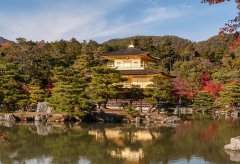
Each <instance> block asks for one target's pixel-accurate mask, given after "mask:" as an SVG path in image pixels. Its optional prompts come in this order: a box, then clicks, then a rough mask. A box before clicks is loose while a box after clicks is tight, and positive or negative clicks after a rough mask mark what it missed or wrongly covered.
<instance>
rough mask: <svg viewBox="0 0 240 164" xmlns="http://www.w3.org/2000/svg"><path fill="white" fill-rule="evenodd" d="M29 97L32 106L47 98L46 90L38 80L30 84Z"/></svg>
mask: <svg viewBox="0 0 240 164" xmlns="http://www.w3.org/2000/svg"><path fill="white" fill-rule="evenodd" d="M29 93H30V95H29V97H30V100H29V101H30V107H31V108H32V107H34V106H35V105H36V104H37V103H38V102H42V101H44V99H45V96H46V95H45V93H46V92H45V91H44V89H42V88H41V84H40V82H39V81H37V80H33V81H32V82H31V83H30V84H29Z"/></svg>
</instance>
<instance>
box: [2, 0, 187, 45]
mask: <svg viewBox="0 0 240 164" xmlns="http://www.w3.org/2000/svg"><path fill="white" fill-rule="evenodd" d="M127 3H129V1H128V0H115V1H114V3H113V1H110V2H109V1H108V0H104V1H102V2H101V3H96V4H94V5H90V4H85V5H81V6H78V7H66V6H64V5H61V6H60V7H59V6H57V7H56V8H54V9H53V8H49V9H43V10H41V12H39V11H38V12H35V13H30V14H29V13H24V14H18V15H11V16H10V15H5V14H4V13H1V12H0V20H1V22H0V27H2V28H3V29H7V30H5V32H4V36H7V38H8V39H15V38H16V37H25V38H27V39H29V40H30V39H31V40H48V41H54V40H59V39H70V38H71V37H76V38H77V39H79V40H83V39H86V40H89V39H99V38H110V37H112V38H114V37H123V36H127V35H128V36H129V35H135V34H137V33H143V32H144V30H145V28H146V27H151V26H152V25H153V24H156V23H160V22H161V21H166V20H169V19H174V18H178V17H180V16H181V15H182V13H181V12H180V11H178V10H176V9H169V8H165V7H158V8H149V9H145V10H143V12H142V13H139V14H140V15H141V16H140V17H139V18H138V19H135V20H131V21H129V20H127V17H126V15H124V13H119V15H118V16H116V18H115V19H109V18H108V16H109V15H111V14H112V13H113V12H115V10H117V9H119V8H121V7H122V6H124V5H126V4H127Z"/></svg>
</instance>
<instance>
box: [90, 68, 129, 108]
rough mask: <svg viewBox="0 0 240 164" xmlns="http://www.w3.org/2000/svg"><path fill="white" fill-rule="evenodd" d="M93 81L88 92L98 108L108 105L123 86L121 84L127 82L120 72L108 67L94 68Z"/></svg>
mask: <svg viewBox="0 0 240 164" xmlns="http://www.w3.org/2000/svg"><path fill="white" fill-rule="evenodd" d="M92 72H93V73H92V77H91V78H92V80H91V83H90V84H89V87H88V91H89V95H90V97H91V98H92V100H93V101H95V102H96V103H97V104H98V107H100V106H101V105H103V106H104V107H106V104H107V102H108V100H109V99H110V98H113V97H114V96H115V95H116V94H117V93H118V90H119V88H120V87H121V85H120V84H119V83H121V82H123V81H125V80H126V79H125V78H122V77H121V75H120V72H119V71H118V70H114V69H111V68H108V67H100V66H97V67H93V68H92Z"/></svg>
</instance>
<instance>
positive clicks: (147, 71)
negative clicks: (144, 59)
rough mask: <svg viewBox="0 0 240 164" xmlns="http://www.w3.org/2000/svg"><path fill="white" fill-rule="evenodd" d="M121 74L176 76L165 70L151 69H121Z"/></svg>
mask: <svg viewBox="0 0 240 164" xmlns="http://www.w3.org/2000/svg"><path fill="white" fill-rule="evenodd" d="M120 72H121V75H163V76H167V77H170V78H175V76H170V75H166V74H165V73H163V72H156V71H151V70H145V69H144V70H121V71H120Z"/></svg>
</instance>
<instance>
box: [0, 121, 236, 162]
mask: <svg viewBox="0 0 240 164" xmlns="http://www.w3.org/2000/svg"><path fill="white" fill-rule="evenodd" d="M239 128H240V122H239V120H234V119H227V120H225V119H194V120H192V121H188V122H185V123H184V124H181V125H179V126H178V127H176V128H170V127H161V128H160V127H151V128H149V127H144V126H142V127H136V126H134V125H132V126H130V125H128V126H122V125H118V124H80V125H71V124H45V125H42V124H34V123H28V124H24V123H18V124H15V125H14V126H12V125H9V124H8V123H0V133H1V134H3V135H4V136H5V137H6V138H7V141H5V142H1V141H0V163H3V164H5V163H6V164H8V163H27V164H28V163H29V164H32V163H56V164H58V163H83V164H88V163H94V164H101V163H102V164H115V163H116V164H117V163H146V164H147V163H150V164H155V163H172V164H185V163H193V164H205V163H217V164H218V163H219V164H228V163H236V161H240V153H239V154H238V153H234V152H225V151H224V150H223V146H224V145H225V144H227V143H229V141H230V138H231V137H234V136H239V135H240V130H239ZM234 161H235V162H234Z"/></svg>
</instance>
